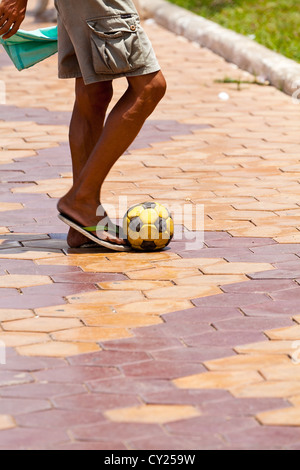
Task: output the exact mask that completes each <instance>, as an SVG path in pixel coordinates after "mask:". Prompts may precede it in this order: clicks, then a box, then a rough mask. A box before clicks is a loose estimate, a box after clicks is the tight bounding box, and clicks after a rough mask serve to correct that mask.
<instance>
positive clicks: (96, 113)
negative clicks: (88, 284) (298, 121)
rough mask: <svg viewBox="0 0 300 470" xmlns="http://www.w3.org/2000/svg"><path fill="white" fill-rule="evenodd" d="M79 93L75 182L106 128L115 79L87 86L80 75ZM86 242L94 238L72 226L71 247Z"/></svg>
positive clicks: (73, 142) (73, 128)
mask: <svg viewBox="0 0 300 470" xmlns="http://www.w3.org/2000/svg"><path fill="white" fill-rule="evenodd" d="M75 92H76V100H75V105H74V110H73V114H72V119H71V124H70V133H69V140H70V149H71V156H72V165H73V180H74V183H76V182H77V180H78V178H79V175H80V173H81V171H82V170H83V168H84V166H85V164H86V162H87V161H88V159H89V157H90V155H91V153H92V151H93V150H94V148H95V146H96V144H97V142H98V140H99V138H100V136H101V133H102V131H103V126H104V121H105V116H106V112H107V108H108V105H109V103H110V101H111V99H112V96H113V88H112V82H111V81H108V82H101V83H97V84H92V85H85V84H84V82H83V79H82V78H78V79H76V90H75ZM86 242H90V240H89V239H88V238H86V237H84V236H83V235H81V234H80V233H79V232H77V231H76V230H74V229H70V231H69V235H68V244H69V246H70V247H74V248H75V247H78V246H81V245H83V244H84V243H86Z"/></svg>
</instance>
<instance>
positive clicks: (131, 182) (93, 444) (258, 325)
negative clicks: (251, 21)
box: [0, 17, 300, 450]
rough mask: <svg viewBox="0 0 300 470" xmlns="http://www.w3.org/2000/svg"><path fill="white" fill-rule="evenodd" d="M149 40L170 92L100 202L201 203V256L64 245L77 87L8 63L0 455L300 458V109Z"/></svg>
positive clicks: (202, 59) (169, 40)
mask: <svg viewBox="0 0 300 470" xmlns="http://www.w3.org/2000/svg"><path fill="white" fill-rule="evenodd" d="M31 23H32V21H31V18H30V17H29V18H28V19H27V26H28V27H32V24H31ZM146 29H147V32H148V33H149V35H150V37H151V39H152V41H153V43H154V46H155V47H156V50H157V52H158V56H159V59H160V61H161V64H162V66H163V68H164V71H165V74H166V76H167V79H168V83H169V90H168V95H167V97H166V98H165V100H164V101H163V103H162V104H161V105H160V106H159V108H158V109H157V111H156V112H155V114H154V115H153V116H152V117H151V119H150V120H149V121H148V123H147V125H146V126H145V128H144V130H143V131H142V132H141V135H140V136H139V138H138V139H137V140H136V142H135V143H134V145H133V146H132V148H131V149H130V150H129V152H128V153H127V154H126V155H124V157H123V158H122V159H121V160H120V161H119V162H118V164H117V165H116V166H115V168H114V169H113V171H112V172H111V174H110V176H109V179H108V181H107V183H106V185H105V192H104V196H105V200H104V202H105V203H106V204H108V203H114V202H116V198H117V197H118V196H119V195H123V196H124V195H127V196H128V204H131V203H136V202H141V201H143V200H149V199H155V200H159V201H160V202H162V203H166V204H171V205H172V204H174V201H175V202H177V203H179V204H181V205H183V204H190V205H193V206H195V205H196V204H204V206H205V246H204V248H203V249H198V250H196V251H195V250H194V251H192V250H187V249H186V245H185V243H184V242H183V241H181V240H180V239H179V237H178V239H176V240H175V241H174V243H172V246H171V249H170V250H168V251H165V252H163V253H156V254H117V253H111V252H105V251H101V250H99V251H94V252H91V251H87V250H85V251H84V250H68V248H67V245H66V242H65V237H66V228H65V226H64V225H63V224H61V223H60V222H59V220H58V219H57V214H56V201H57V198H58V197H60V196H61V195H63V194H64V193H65V192H66V190H67V189H68V188H69V186H70V184H71V174H70V171H71V166H70V157H69V151H68V145H67V133H68V122H69V118H70V111H71V109H72V102H73V83H72V82H71V81H58V80H57V78H56V58H55V57H54V58H51V59H49V60H48V61H46V62H44V63H42V64H40V65H39V66H38V67H36V68H34V69H31V70H29V71H26V72H23V73H22V74H19V73H18V72H16V71H15V70H14V69H13V67H12V66H11V65H10V63H9V61H8V60H7V58H6V57H5V55H4V53H2V52H1V54H0V66H1V79H2V80H5V82H6V84H7V104H6V105H5V106H4V105H1V106H0V120H1V122H0V134H1V144H0V145H1V153H0V163H1V167H0V179H1V187H0V201H1V202H0V212H1V214H0V233H1V236H0V238H1V240H0V289H1V297H0V322H1V331H0V341H3V342H5V344H6V346H7V351H6V353H7V358H6V365H1V366H0V397H1V398H0V430H1V431H0V449H8V448H9V449H120V450H121V449H176V450H179V449H299V448H300V428H299V426H300V365H299V364H294V362H297V361H296V359H297V358H298V356H299V354H298V352H299V350H298V348H299V343H297V340H299V339H300V326H299V324H300V311H299V298H300V297H299V295H300V287H299V280H300V260H299V254H300V231H299V215H300V206H299V195H300V185H299V170H300V165H299V125H300V115H299V109H298V107H297V106H296V105H295V104H293V103H292V101H291V98H290V97H288V96H286V95H284V94H282V93H281V92H280V91H278V90H276V89H274V88H272V87H262V86H258V85H255V84H243V85H242V87H241V90H240V91H239V90H238V89H237V85H235V84H224V83H217V82H216V80H223V79H224V78H225V77H230V78H235V79H239V78H243V79H245V80H250V81H251V80H252V79H253V77H250V76H249V75H248V74H245V73H244V72H242V71H240V70H238V69H237V68H235V67H234V66H232V65H230V64H228V63H226V62H224V61H223V60H222V59H221V58H220V57H218V56H215V55H214V54H212V53H211V52H210V51H208V50H205V49H201V48H199V47H197V46H196V45H194V44H191V43H188V42H186V41H184V40H183V39H181V38H177V37H176V36H174V35H173V34H172V33H170V32H167V31H165V30H163V29H161V28H159V27H158V26H157V25H155V24H152V23H148V24H147V25H146ZM124 86H125V82H123V81H122V80H121V81H118V82H116V84H115V89H116V96H120V94H121V93H122V90H124ZM221 92H226V93H228V94H229V96H230V99H228V100H226V101H222V100H221V99H220V98H219V93H221ZM121 215H123V214H119V216H121ZM185 225H186V227H187V229H189V230H191V229H193V226H192V223H191V220H187V221H186V222H185ZM292 356H293V357H294V362H293V361H292Z"/></svg>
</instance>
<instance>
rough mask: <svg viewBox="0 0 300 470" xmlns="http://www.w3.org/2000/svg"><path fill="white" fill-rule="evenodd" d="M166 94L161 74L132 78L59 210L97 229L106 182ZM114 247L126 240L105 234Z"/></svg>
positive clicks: (129, 79) (104, 236)
mask: <svg viewBox="0 0 300 470" xmlns="http://www.w3.org/2000/svg"><path fill="white" fill-rule="evenodd" d="M165 91H166V82H165V79H164V77H163V74H162V73H161V72H157V73H154V74H150V75H143V76H139V77H132V78H128V89H127V91H126V93H125V94H124V95H123V96H122V98H121V99H120V100H119V101H118V103H117V104H116V106H115V107H114V109H113V110H112V112H111V113H110V115H109V117H108V119H107V121H106V123H105V126H104V129H103V132H102V134H101V136H100V139H99V141H98V143H97V144H96V146H95V148H94V150H93V152H92V154H91V156H90V157H89V159H88V161H87V163H86V165H85V166H84V168H83V170H82V172H81V174H80V176H79V177H78V179H77V181H76V182H74V185H73V187H72V189H71V190H70V191H69V192H68V194H67V195H66V196H64V197H63V198H62V199H61V200H60V201H59V203H58V210H59V211H60V212H62V213H64V214H66V215H68V216H70V217H72V218H73V219H74V220H76V221H77V222H79V223H80V224H82V225H84V226H94V225H97V224H98V223H99V220H101V219H100V218H99V217H98V216H97V215H96V212H97V208H98V206H99V204H100V201H99V194H100V192H101V188H102V185H103V182H104V180H105V178H106V177H107V175H108V173H109V172H110V170H111V168H112V167H113V165H114V164H115V163H116V161H117V160H118V159H119V158H120V157H121V156H122V155H123V153H124V152H125V151H126V150H127V148H128V147H129V146H130V145H131V143H132V142H133V141H134V140H135V138H136V137H137V135H138V133H139V132H140V130H141V128H142V127H143V124H144V123H145V121H146V119H147V118H148V117H149V116H150V115H151V114H152V112H153V111H154V109H155V108H156V106H157V104H158V103H159V102H160V100H161V99H162V98H163V96H164V94H165ZM101 238H103V239H105V240H108V241H112V242H114V243H122V240H120V239H117V238H116V237H114V236H112V235H110V234H108V233H103V234H101Z"/></svg>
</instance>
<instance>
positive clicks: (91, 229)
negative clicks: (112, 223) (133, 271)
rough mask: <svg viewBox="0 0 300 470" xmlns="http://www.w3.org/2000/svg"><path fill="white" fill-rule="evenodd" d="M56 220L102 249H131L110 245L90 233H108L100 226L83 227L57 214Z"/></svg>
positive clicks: (105, 228)
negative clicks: (100, 231)
mask: <svg viewBox="0 0 300 470" xmlns="http://www.w3.org/2000/svg"><path fill="white" fill-rule="evenodd" d="M58 218H59V219H60V220H61V221H62V222H64V223H65V224H67V225H68V226H69V227H72V228H73V229H74V230H77V232H79V233H81V234H82V235H84V236H86V237H87V238H89V239H90V240H92V241H93V242H94V243H96V244H97V245H100V246H104V248H108V249H110V250H113V251H123V252H124V251H131V248H130V247H129V246H128V245H118V244H117V243H111V242H109V241H106V240H102V239H101V238H99V237H97V236H96V235H94V234H93V233H92V232H96V231H97V230H102V231H103V232H107V233H110V231H109V228H108V227H104V226H103V227H101V226H100V225H97V226H96V227H83V225H81V224H79V223H78V222H76V221H75V220H73V219H72V218H71V217H69V216H67V215H65V214H59V216H58ZM117 229H118V230H117V233H119V230H120V228H118V227H117Z"/></svg>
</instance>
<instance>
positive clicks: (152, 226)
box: [123, 202, 174, 251]
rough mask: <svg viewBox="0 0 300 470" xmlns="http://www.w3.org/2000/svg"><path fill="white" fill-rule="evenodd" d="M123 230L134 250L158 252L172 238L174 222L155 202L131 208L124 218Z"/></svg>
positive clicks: (161, 206)
mask: <svg viewBox="0 0 300 470" xmlns="http://www.w3.org/2000/svg"><path fill="white" fill-rule="evenodd" d="M123 230H124V232H125V235H126V236H127V239H128V242H129V243H130V245H131V246H132V248H134V249H135V250H139V251H158V250H162V249H163V248H165V247H166V246H168V245H169V243H170V242H171V240H172V238H173V236H174V221H173V218H172V215H171V214H170V212H169V210H168V209H167V208H166V207H165V206H163V205H161V204H158V203H156V202H144V203H142V204H136V205H134V206H132V207H131V208H130V209H129V210H128V211H127V212H126V214H125V216H124V222H123Z"/></svg>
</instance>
